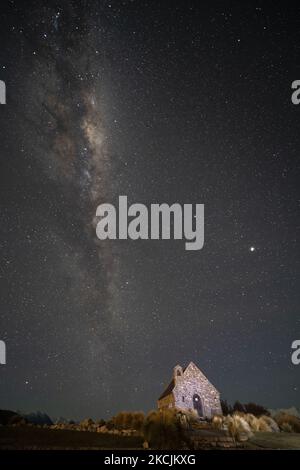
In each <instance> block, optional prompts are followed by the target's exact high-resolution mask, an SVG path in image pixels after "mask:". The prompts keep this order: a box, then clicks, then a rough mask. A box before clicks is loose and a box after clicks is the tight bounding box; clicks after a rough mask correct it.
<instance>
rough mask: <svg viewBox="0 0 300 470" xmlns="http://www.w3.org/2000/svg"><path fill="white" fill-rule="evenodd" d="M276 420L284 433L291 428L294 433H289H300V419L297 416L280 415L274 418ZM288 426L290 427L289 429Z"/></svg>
mask: <svg viewBox="0 0 300 470" xmlns="http://www.w3.org/2000/svg"><path fill="white" fill-rule="evenodd" d="M274 420H275V421H276V423H277V424H278V426H279V427H280V429H281V430H282V431H286V430H287V429H288V428H289V427H290V428H291V429H292V431H289V432H300V418H297V416H293V415H289V414H287V413H278V414H277V415H276V416H274ZM287 425H289V427H288V426H287Z"/></svg>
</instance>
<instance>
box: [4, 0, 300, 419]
mask: <svg viewBox="0 0 300 470" xmlns="http://www.w3.org/2000/svg"><path fill="white" fill-rule="evenodd" d="M200 3H201V4H200ZM200 3H199V2H196V1H185V2H181V1H176V2H164V3H163V4H160V3H154V2H148V1H144V0H143V1H134V0H133V1H130V0H124V1H101V2H97V1H81V0H77V1H69V2H58V1H57V2H55V1H47V2H38V1H28V2H26V3H25V2H21V1H6V2H3V5H2V4H1V7H0V10H1V17H0V23H1V26H0V40H1V44H2V47H1V51H0V75H1V76H0V79H2V80H5V83H6V86H7V104H6V105H5V106H1V108H0V129H1V153H0V165H1V167H0V193H1V199H0V203H1V211H0V217H1V223H0V231H1V236H0V249H1V266H0V294H1V296H0V298H1V317H0V339H2V340H5V342H6V345H7V365H6V366H5V367H3V366H1V369H0V408H1V409H6V408H7V409H21V410H23V411H31V410H37V409H39V410H42V411H44V412H47V413H48V414H49V415H51V416H52V417H56V416H61V415H62V416H65V417H66V418H75V419H78V418H82V417H87V416H90V417H92V418H99V417H104V418H105V417H108V416H110V415H112V414H114V413H116V412H118V411H120V410H123V409H132V410H139V409H142V410H145V411H146V410H149V409H151V408H154V407H155V406H156V400H157V398H158V396H159V394H160V393H161V391H162V388H163V387H164V385H165V384H166V383H167V382H168V379H169V378H170V374H171V371H172V368H173V367H174V366H175V365H176V364H177V363H179V364H183V365H185V364H186V363H188V362H189V361H194V362H195V363H196V364H197V365H198V366H199V367H200V368H201V369H202V370H203V371H204V373H205V374H206V375H207V376H208V377H209V379H210V380H211V381H212V383H213V384H214V385H215V386H216V387H217V388H218V390H220V392H221V397H222V398H224V399H225V398H226V399H227V400H229V401H235V400H239V401H241V402H248V401H253V402H258V403H261V404H263V405H266V406H268V407H270V408H276V407H288V406H292V405H295V406H298V407H299V406H300V400H299V387H300V369H299V370H298V369H297V367H295V366H293V365H292V363H291V360H290V355H291V343H292V341H293V340H294V339H297V338H298V337H299V332H300V316H299V310H298V309H299V307H298V305H299V262H298V258H299V256H298V254H299V249H298V238H299V228H300V225H299V215H298V214H299V212H298V211H299V150H300V138H299V119H300V108H298V107H297V106H294V105H292V104H291V99H290V95H291V90H290V85H291V82H292V81H293V80H295V79H297V78H299V75H300V70H299V60H298V58H299V52H300V36H299V31H300V28H299V26H300V24H299V23H300V11H299V7H295V6H293V5H285V6H284V8H283V6H282V5H281V4H280V3H277V2H275V3H274V2H270V1H264V2H261V1H255V2H243V5H239V3H238V2H236V3H232V2H226V1H222V2H218V3H217V2H216V3H214V2H200ZM122 194H123V195H127V196H128V201H129V203H134V202H140V203H143V204H145V205H149V204H151V203H162V202H166V203H168V204H172V203H174V202H179V203H180V204H184V203H192V204H196V203H203V204H205V243H204V248H203V249H202V250H200V251H197V252H187V251H185V250H183V248H182V241H172V240H170V241H161V240H158V241H153V240H143V241H142V240H139V241H130V240H106V241H105V242H104V241H102V242H100V241H99V240H97V237H96V234H95V211H96V208H97V205H98V204H100V203H103V202H110V203H113V204H116V201H117V199H118V197H119V195H122Z"/></svg>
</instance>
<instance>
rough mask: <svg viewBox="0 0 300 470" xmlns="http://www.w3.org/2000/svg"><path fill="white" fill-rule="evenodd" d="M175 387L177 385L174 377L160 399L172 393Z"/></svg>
mask: <svg viewBox="0 0 300 470" xmlns="http://www.w3.org/2000/svg"><path fill="white" fill-rule="evenodd" d="M174 387H175V380H174V379H172V380H171V382H170V383H169V385H168V386H167V388H166V389H165V390H164V392H163V393H162V394H161V396H160V397H159V400H161V399H162V398H164V397H166V396H168V395H170V393H172V392H173V389H174Z"/></svg>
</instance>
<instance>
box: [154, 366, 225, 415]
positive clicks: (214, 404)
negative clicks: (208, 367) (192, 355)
mask: <svg viewBox="0 0 300 470" xmlns="http://www.w3.org/2000/svg"><path fill="white" fill-rule="evenodd" d="M158 408H159V409H165V408H177V409H178V410H183V411H192V412H194V413H195V414H197V415H198V416H199V417H200V418H211V417H212V416H213V415H216V414H222V408H221V402H220V393H219V392H218V390H217V389H216V388H215V387H214V386H213V385H212V384H211V383H210V382H209V380H208V379H207V378H206V377H205V375H204V374H203V373H202V372H201V370H200V369H198V367H197V366H196V365H195V364H194V363H193V362H190V363H189V365H188V366H187V367H186V368H185V369H183V368H182V367H181V366H176V367H174V372H173V378H172V380H171V382H170V383H169V385H168V387H167V388H166V389H165V391H164V392H163V393H162V394H161V396H160V397H159V399H158Z"/></svg>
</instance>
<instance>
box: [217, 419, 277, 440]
mask: <svg viewBox="0 0 300 470" xmlns="http://www.w3.org/2000/svg"><path fill="white" fill-rule="evenodd" d="M212 425H213V427H215V428H217V429H227V430H228V432H229V433H230V434H231V436H233V437H234V438H235V439H236V440H238V441H244V440H247V439H249V438H250V437H252V436H253V433H254V432H259V431H260V432H278V431H279V427H278V425H277V423H276V422H275V421H274V420H273V419H272V418H270V417H269V416H260V417H259V418H257V417H256V416H254V415H253V414H251V413H243V412H235V413H234V414H233V415H228V416H214V417H213V420H212Z"/></svg>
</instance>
